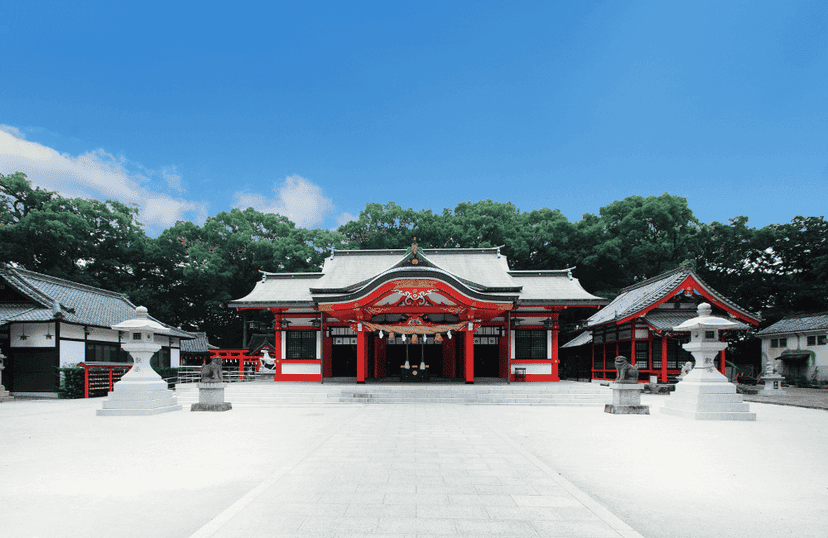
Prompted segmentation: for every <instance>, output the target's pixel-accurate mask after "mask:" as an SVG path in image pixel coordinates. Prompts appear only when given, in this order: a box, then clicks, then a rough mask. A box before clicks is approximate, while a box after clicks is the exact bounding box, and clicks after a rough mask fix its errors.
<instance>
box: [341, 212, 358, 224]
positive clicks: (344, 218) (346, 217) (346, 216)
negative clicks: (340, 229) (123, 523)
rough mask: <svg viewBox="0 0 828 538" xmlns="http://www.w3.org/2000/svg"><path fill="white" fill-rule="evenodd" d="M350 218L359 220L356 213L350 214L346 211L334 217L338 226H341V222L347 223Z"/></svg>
mask: <svg viewBox="0 0 828 538" xmlns="http://www.w3.org/2000/svg"><path fill="white" fill-rule="evenodd" d="M352 220H359V217H358V216H357V215H351V214H350V213H348V212H347V211H346V212H345V213H342V214H341V215H339V216H338V217H336V224H337V225H338V226H342V225H343V224H347V223H349V222H351V221H352Z"/></svg>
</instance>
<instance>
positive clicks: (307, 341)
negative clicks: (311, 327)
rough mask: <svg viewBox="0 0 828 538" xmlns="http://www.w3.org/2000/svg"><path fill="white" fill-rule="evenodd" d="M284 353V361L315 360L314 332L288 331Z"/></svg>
mask: <svg viewBox="0 0 828 538" xmlns="http://www.w3.org/2000/svg"><path fill="white" fill-rule="evenodd" d="M285 351H286V352H287V357H285V358H286V359H315V358H316V331H288V332H287V342H286V344H285Z"/></svg>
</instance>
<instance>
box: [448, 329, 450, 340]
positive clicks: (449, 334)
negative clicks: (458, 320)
mask: <svg viewBox="0 0 828 538" xmlns="http://www.w3.org/2000/svg"><path fill="white" fill-rule="evenodd" d="M448 337H449V340H451V331H449V332H448Z"/></svg>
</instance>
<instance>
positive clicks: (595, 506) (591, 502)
mask: <svg viewBox="0 0 828 538" xmlns="http://www.w3.org/2000/svg"><path fill="white" fill-rule="evenodd" d="M481 423H482V424H483V425H485V426H486V428H488V429H489V431H491V432H492V433H493V434H494V435H496V436H498V437H499V438H500V439H502V440H503V441H504V442H505V443H506V444H508V445H509V446H511V447H512V448H513V449H515V451H517V452H518V453H519V454H522V455H523V457H525V458H526V459H528V460H529V461H531V462H532V463H533V464H534V465H535V466H536V467H538V469H540V470H541V471H543V472H545V473H546V474H547V475H548V476H550V477H551V478H552V480H554V481H555V482H556V483H557V484H558V485H559V486H561V487H562V488H563V489H564V490H565V491H566V492H567V493H569V494H570V495H572V496H573V497H574V498H575V499H576V500H577V501H579V502H580V503H581V504H583V505H584V506H585V507H586V508H588V509H589V510H590V511H591V512H592V513H593V514H595V515H596V516H597V517H598V518H599V519H600V520H601V521H603V522H604V523H606V524H607V525H609V526H610V527H611V528H612V529H613V530H614V531H616V532H619V533H620V534H622V536H624V538H644V537H643V536H642V535H641V534H640V533H639V532H638V531H636V530H635V529H633V528H632V527H630V526H629V525H628V524H626V523H624V522H623V521H622V520H621V519H620V518H619V517H618V516H616V515H615V514H613V513H612V512H610V511H609V510H608V509H607V508H605V507H604V506H603V505H602V504H601V503H599V502H598V501H596V500H595V499H593V498H592V497H590V496H589V495H587V494H586V493H584V492H583V491H582V490H581V489H580V488H578V487H577V486H575V484H573V483H572V482H570V481H569V480H567V479H566V478H564V477H563V476H561V474H560V473H559V472H557V471H555V470H554V469H552V468H551V467H549V466H548V465H547V464H545V463H544V462H543V461H541V460H540V459H539V458H538V457H537V456H535V455H534V454H532V453H531V452H529V451H527V450H526V449H525V448H523V447H522V446H520V444H519V443H517V442H516V441H514V440H513V439H511V438H509V437H508V436H506V435H504V434H502V433H501V432H499V431H497V430H496V429H495V428H493V427H491V426H490V425H489V424H488V423H486V422H485V421H481Z"/></svg>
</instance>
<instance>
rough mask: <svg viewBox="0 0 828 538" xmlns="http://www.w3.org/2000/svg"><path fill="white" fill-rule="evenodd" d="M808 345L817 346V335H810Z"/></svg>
mask: <svg viewBox="0 0 828 538" xmlns="http://www.w3.org/2000/svg"><path fill="white" fill-rule="evenodd" d="M808 345H809V346H815V345H816V336H809V337H808Z"/></svg>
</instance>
